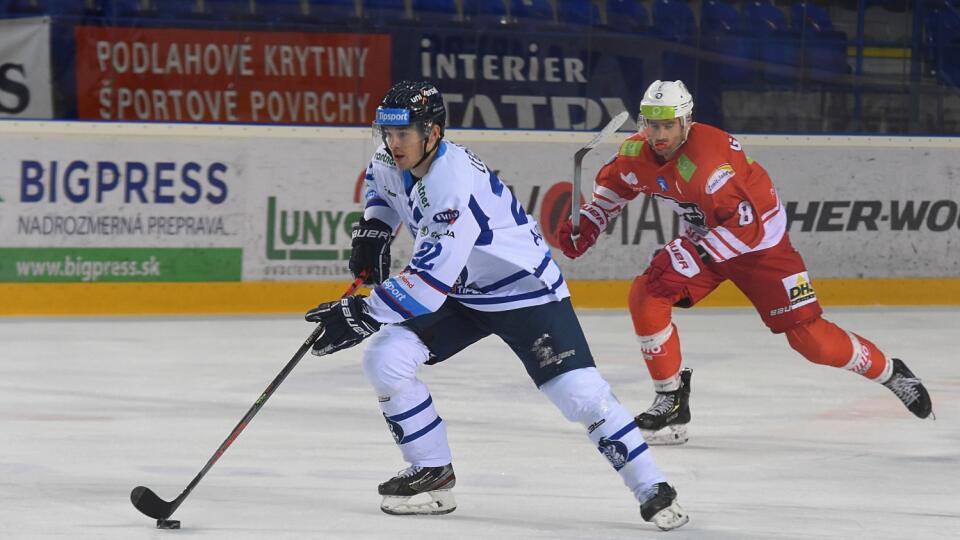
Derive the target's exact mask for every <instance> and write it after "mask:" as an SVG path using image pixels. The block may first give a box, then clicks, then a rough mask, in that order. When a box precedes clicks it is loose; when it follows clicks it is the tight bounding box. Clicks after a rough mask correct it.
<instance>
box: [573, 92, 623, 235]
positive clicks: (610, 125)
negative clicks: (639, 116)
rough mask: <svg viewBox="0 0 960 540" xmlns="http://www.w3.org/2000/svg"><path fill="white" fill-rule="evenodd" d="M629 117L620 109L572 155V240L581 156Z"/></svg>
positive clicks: (576, 227) (577, 225)
mask: <svg viewBox="0 0 960 540" xmlns="http://www.w3.org/2000/svg"><path fill="white" fill-rule="evenodd" d="M629 117H630V113H628V112H627V111H622V112H621V113H620V114H618V115H616V116H614V117H613V118H611V119H610V121H609V122H607V125H605V126H603V129H601V130H600V132H599V133H597V134H596V135H594V137H593V139H591V140H590V142H588V143H587V144H586V145H584V146H583V147H582V148H580V149H579V150H577V152H576V153H575V154H574V155H573V186H572V189H571V191H570V223H571V224H572V225H573V232H572V234H571V235H570V236H572V237H573V239H574V240H576V239H577V237H578V236H580V176H581V174H582V173H583V158H584V157H585V156H586V155H587V154H588V153H589V152H590V151H591V150H593V149H594V148H596V147H597V145H598V144H600V142H601V141H603V140H604V139H606V138H607V137H609V136H610V135H613V133H614V132H615V131H617V130H618V129H620V126H622V125H623V123H624V122H626V121H627V118H629Z"/></svg>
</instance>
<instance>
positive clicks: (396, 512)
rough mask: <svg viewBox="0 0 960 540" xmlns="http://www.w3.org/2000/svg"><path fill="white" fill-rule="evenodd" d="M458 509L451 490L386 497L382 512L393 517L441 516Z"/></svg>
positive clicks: (382, 503) (381, 505) (382, 504)
mask: <svg viewBox="0 0 960 540" xmlns="http://www.w3.org/2000/svg"><path fill="white" fill-rule="evenodd" d="M456 509H457V500H456V499H455V498H454V497H453V493H452V492H451V491H450V490H449V489H438V490H434V491H428V492H426V493H420V494H418V495H414V496H413V497H394V496H391V495H384V497H383V502H381V503H380V510H383V511H384V513H387V514H390V515H391V516H409V515H419V516H439V515H442V514H449V513H450V512H453V511H454V510H456Z"/></svg>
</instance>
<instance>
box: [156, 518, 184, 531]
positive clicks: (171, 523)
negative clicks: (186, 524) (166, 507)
mask: <svg viewBox="0 0 960 540" xmlns="http://www.w3.org/2000/svg"><path fill="white" fill-rule="evenodd" d="M157 528H158V529H179V528H180V521H178V520H176V519H158V520H157Z"/></svg>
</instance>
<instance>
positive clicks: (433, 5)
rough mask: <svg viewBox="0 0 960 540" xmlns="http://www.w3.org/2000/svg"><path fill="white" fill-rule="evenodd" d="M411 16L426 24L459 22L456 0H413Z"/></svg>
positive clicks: (459, 15) (460, 18)
mask: <svg viewBox="0 0 960 540" xmlns="http://www.w3.org/2000/svg"><path fill="white" fill-rule="evenodd" d="M413 16H414V17H415V18H417V19H419V20H420V21H423V22H427V23H445V22H460V21H462V20H463V17H462V16H461V14H460V9H459V8H458V7H457V0H413Z"/></svg>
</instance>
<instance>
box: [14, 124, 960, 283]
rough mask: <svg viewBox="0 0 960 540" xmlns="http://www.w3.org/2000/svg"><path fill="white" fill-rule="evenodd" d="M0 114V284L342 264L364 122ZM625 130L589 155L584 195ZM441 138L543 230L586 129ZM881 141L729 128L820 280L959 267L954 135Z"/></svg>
mask: <svg viewBox="0 0 960 540" xmlns="http://www.w3.org/2000/svg"><path fill="white" fill-rule="evenodd" d="M3 124H4V123H2V122H0V147H2V148H4V150H5V152H4V153H5V156H6V158H5V159H4V160H2V161H0V282H4V281H6V282H10V281H237V280H245V281H260V280H267V281H273V280H341V281H342V280H344V279H345V278H346V277H347V275H348V274H347V268H346V261H347V259H348V257H349V251H350V228H351V226H352V225H353V223H354V222H356V221H357V220H358V219H359V217H360V215H361V211H362V202H361V193H362V189H361V185H362V184H361V183H362V172H363V170H364V169H365V167H366V165H367V162H368V160H369V158H370V154H371V152H372V151H373V148H374V141H373V140H372V139H371V138H370V130H367V129H348V128H315V129H314V128H276V127H273V128H268V127H257V126H243V127H240V126H238V127H226V126H189V125H173V126H171V125H140V124H127V125H110V124H83V125H84V126H86V127H85V128H81V127H77V126H78V124H47V126H54V128H45V127H44V126H31V125H30V123H18V124H19V125H18V126H9V125H8V126H6V127H5V126H4V125H3ZM15 124H17V123H15ZM54 129H55V131H54ZM586 135H587V136H589V134H586ZM621 136H622V134H621V135H620V136H618V137H614V138H611V140H610V141H609V142H607V143H605V144H603V145H601V146H600V147H599V148H597V149H596V150H594V151H593V152H591V153H590V154H589V155H588V156H587V158H586V160H585V162H584V174H583V177H584V179H585V180H584V188H583V191H584V195H585V196H589V190H590V188H591V185H592V181H591V179H592V177H593V176H594V174H595V173H596V171H597V169H598V168H599V167H600V165H601V164H602V163H603V161H604V160H605V159H607V158H608V157H609V156H610V155H612V153H613V152H614V151H615V150H616V148H617V144H616V143H615V141H614V140H613V139H619V138H620V137H621ZM448 137H449V138H450V139H451V140H453V141H458V142H462V143H464V144H466V145H467V146H469V147H470V148H471V149H472V150H474V151H475V152H476V153H477V154H478V155H479V156H480V157H481V158H483V159H484V160H485V161H486V162H487V164H488V165H489V166H490V167H491V168H492V169H493V170H495V171H497V173H498V174H499V176H500V177H501V179H502V180H503V181H504V182H505V183H506V184H507V185H509V186H510V187H511V189H512V190H513V192H514V194H515V195H516V197H517V198H518V200H519V201H520V202H521V203H522V204H523V206H524V207H525V209H526V210H527V212H528V213H529V214H532V215H533V216H534V217H535V218H536V219H537V220H538V221H539V222H540V224H541V229H542V230H543V231H544V233H545V235H546V237H547V238H548V239H551V237H552V235H553V234H554V231H555V230H556V227H557V224H558V223H559V222H560V221H561V220H565V219H567V216H569V202H570V197H569V178H570V177H571V172H572V171H571V168H572V155H573V152H574V151H575V150H576V149H577V148H578V147H579V146H580V145H582V144H583V142H584V141H579V140H578V139H577V138H576V136H574V135H573V134H564V133H560V134H549V133H532V132H474V131H454V130H451V132H450V133H449V134H448ZM812 139H815V140H816V141H817V143H816V144H812V143H810V142H809V141H811V140H812ZM889 140H890V139H869V138H859V139H856V140H853V141H852V142H851V140H849V139H846V138H845V139H844V141H846V142H844V141H840V140H833V139H829V138H820V139H817V138H810V137H743V138H741V142H742V143H743V145H744V147H745V149H746V151H747V152H748V154H749V155H750V156H751V157H753V158H754V159H756V160H757V161H759V162H760V163H761V164H763V165H764V166H765V167H766V168H767V169H768V171H769V172H770V174H771V176H772V177H773V180H774V183H775V185H776V186H777V187H778V190H779V192H780V196H781V199H782V201H783V203H784V205H785V206H786V208H787V211H788V216H789V222H790V225H789V230H790V235H791V238H792V240H793V242H794V244H795V245H796V246H797V248H798V249H799V250H800V252H801V253H802V254H803V255H804V257H805V259H806V261H807V263H808V267H809V268H810V271H811V275H813V276H814V277H847V278H856V277H948V276H956V275H960V210H958V201H960V183H958V182H957V181H956V178H958V177H960V163H958V162H957V161H956V160H955V159H954V156H955V155H956V154H957V149H958V148H960V142H958V141H956V140H952V139H931V140H919V139H906V138H903V139H893V140H894V141H897V142H896V144H887V143H884V142H883V141H889ZM803 141H807V142H803ZM676 230H677V221H676V219H675V218H674V216H673V215H672V214H671V213H668V212H667V211H666V210H661V209H659V208H658V207H657V206H656V204H655V203H653V202H652V201H649V200H643V199H638V200H636V201H634V202H633V203H631V205H630V206H629V207H628V209H627V210H626V211H625V212H624V214H623V215H622V216H621V217H620V218H619V219H617V220H616V221H615V222H614V223H613V224H612V225H611V227H610V228H609V230H608V231H607V233H606V234H605V235H602V236H601V239H600V241H599V242H598V244H597V246H595V247H594V249H592V250H591V251H590V252H589V253H588V254H587V255H586V256H585V257H583V258H581V259H578V260H577V261H569V260H567V259H566V258H565V257H564V256H563V255H562V254H560V252H559V250H555V252H554V253H555V256H556V258H557V260H559V261H560V263H561V266H562V267H563V268H564V270H565V272H566V275H567V277H568V279H628V278H631V277H633V276H635V275H636V274H638V273H640V272H642V271H643V269H644V268H645V266H646V263H647V261H648V260H649V258H650V256H651V254H652V252H653V250H655V249H656V248H658V247H659V246H660V245H662V244H663V243H664V242H666V241H669V240H670V239H672V238H673V237H674V236H675V235H676ZM406 236H407V234H406V232H401V239H400V240H398V241H397V242H396V243H395V244H394V247H393V260H394V265H395V268H396V269H397V270H399V269H400V268H402V267H403V265H405V264H406V262H407V261H408V260H409V257H410V240H409V239H408V238H406Z"/></svg>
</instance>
